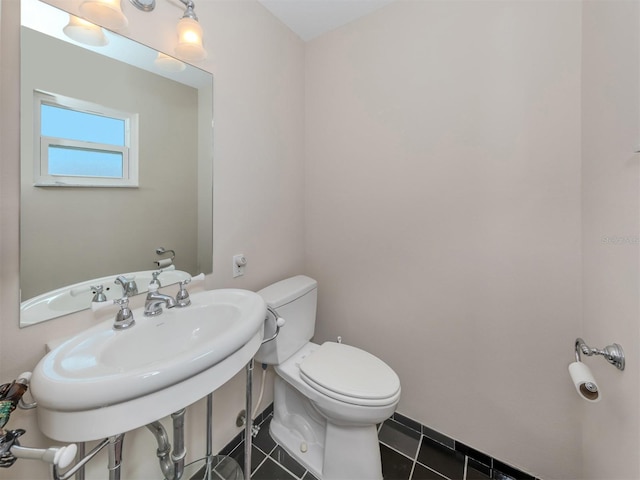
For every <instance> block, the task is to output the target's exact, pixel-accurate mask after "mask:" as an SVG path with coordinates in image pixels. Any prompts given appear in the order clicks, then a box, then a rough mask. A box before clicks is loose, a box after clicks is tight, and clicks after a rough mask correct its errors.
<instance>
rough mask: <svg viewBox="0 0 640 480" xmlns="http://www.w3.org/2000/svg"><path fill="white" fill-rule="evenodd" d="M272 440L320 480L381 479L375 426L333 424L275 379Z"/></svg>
mask: <svg viewBox="0 0 640 480" xmlns="http://www.w3.org/2000/svg"><path fill="white" fill-rule="evenodd" d="M275 382H276V384H275V389H274V394H275V396H274V412H273V418H272V420H271V426H270V429H269V431H270V433H271V436H272V437H273V439H274V440H275V441H276V442H277V443H278V444H279V445H280V446H282V448H284V449H285V450H286V451H287V453H288V454H289V455H291V456H292V457H293V458H295V459H296V460H297V461H298V462H299V463H300V464H302V465H303V466H304V467H305V468H307V470H309V471H310V472H311V473H313V475H314V476H315V477H316V478H318V479H319V480H345V479H349V480H382V467H381V459H380V446H379V443H378V432H377V428H376V425H363V426H353V425H351V426H344V425H336V424H333V423H331V422H329V421H327V419H326V418H325V417H324V416H323V415H321V414H320V413H319V412H318V410H317V409H316V408H315V407H314V405H313V404H312V403H311V402H310V401H309V399H307V398H306V397H304V396H303V395H302V394H301V393H300V392H298V391H297V390H296V389H294V388H292V387H291V386H290V385H289V384H287V382H285V381H284V380H282V379H281V378H279V377H276V379H275Z"/></svg>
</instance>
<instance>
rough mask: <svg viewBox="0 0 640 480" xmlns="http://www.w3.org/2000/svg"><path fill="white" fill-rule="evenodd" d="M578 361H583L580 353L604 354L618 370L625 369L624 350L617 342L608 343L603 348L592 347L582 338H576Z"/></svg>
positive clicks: (588, 355) (588, 354)
mask: <svg viewBox="0 0 640 480" xmlns="http://www.w3.org/2000/svg"><path fill="white" fill-rule="evenodd" d="M575 350H576V362H581V361H582V360H581V359H580V353H582V354H584V355H586V356H587V357H590V356H592V355H602V356H603V357H604V358H605V359H606V360H607V362H609V363H610V364H611V365H614V366H615V367H616V368H617V369H618V370H624V364H625V362H624V350H622V347H621V346H620V345H618V344H617V343H613V344H611V345H607V346H606V347H604V348H603V349H598V348H591V347H589V345H587V344H586V343H585V341H584V340H583V339H581V338H576V343H575Z"/></svg>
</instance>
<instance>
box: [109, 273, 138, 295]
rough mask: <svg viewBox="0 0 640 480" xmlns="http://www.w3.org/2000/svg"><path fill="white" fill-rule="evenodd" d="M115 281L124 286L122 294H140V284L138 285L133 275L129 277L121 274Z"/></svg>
mask: <svg viewBox="0 0 640 480" xmlns="http://www.w3.org/2000/svg"><path fill="white" fill-rule="evenodd" d="M113 283H115V284H116V285H120V286H121V287H122V295H123V296H125V297H132V296H134V295H137V294H138V285H136V281H135V280H134V279H133V277H132V278H127V277H125V276H124V275H119V276H118V277H117V278H116V279H115V281H114V282H113Z"/></svg>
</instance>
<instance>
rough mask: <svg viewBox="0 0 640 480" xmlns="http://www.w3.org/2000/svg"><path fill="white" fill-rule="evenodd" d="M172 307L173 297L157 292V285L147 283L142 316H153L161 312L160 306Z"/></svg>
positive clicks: (173, 303)
mask: <svg viewBox="0 0 640 480" xmlns="http://www.w3.org/2000/svg"><path fill="white" fill-rule="evenodd" d="M163 305H164V306H165V307H166V308H173V307H175V306H176V301H175V299H174V298H173V297H172V296H170V295H165V294H163V293H158V287H157V286H156V285H154V284H153V283H152V284H150V285H149V293H147V300H146V301H145V302H144V316H145V317H155V316H157V315H161V314H162V306H163Z"/></svg>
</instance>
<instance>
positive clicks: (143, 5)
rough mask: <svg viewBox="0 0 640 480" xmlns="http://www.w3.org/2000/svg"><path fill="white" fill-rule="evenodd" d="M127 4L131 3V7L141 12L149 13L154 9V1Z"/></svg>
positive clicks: (145, 0) (134, 1) (135, 1)
mask: <svg viewBox="0 0 640 480" xmlns="http://www.w3.org/2000/svg"><path fill="white" fill-rule="evenodd" d="M129 2H131V5H133V6H134V7H136V8H137V9H138V10H142V11H143V12H151V11H152V10H153V9H154V8H156V0H129Z"/></svg>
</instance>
